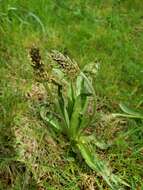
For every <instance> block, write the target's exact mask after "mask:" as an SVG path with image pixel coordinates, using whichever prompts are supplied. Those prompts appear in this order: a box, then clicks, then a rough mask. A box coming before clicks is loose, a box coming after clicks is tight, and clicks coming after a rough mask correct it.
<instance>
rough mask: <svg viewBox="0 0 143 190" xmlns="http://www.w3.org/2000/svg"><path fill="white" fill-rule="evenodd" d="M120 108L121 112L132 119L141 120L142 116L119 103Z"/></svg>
mask: <svg viewBox="0 0 143 190" xmlns="http://www.w3.org/2000/svg"><path fill="white" fill-rule="evenodd" d="M120 108H121V110H122V111H123V112H125V113H127V114H129V115H130V116H132V117H135V118H140V119H143V114H141V113H139V112H137V111H135V110H132V109H130V108H128V107H127V106H126V105H125V104H123V103H121V104H120Z"/></svg>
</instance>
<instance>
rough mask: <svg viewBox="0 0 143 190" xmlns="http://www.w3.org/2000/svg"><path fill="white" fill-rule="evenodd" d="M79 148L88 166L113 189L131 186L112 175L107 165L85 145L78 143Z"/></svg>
mask: <svg viewBox="0 0 143 190" xmlns="http://www.w3.org/2000/svg"><path fill="white" fill-rule="evenodd" d="M77 146H78V149H79V151H80V153H81V155H82V156H83V158H84V160H85V162H86V163H87V165H88V166H89V167H90V168H91V169H93V170H95V171H96V172H97V173H98V174H99V175H101V176H102V177H103V178H104V180H105V181H106V182H107V184H108V185H109V186H110V187H111V188H112V189H118V188H119V186H120V185H121V184H124V185H127V186H129V185H128V184H127V183H126V182H124V181H123V180H121V179H120V178H119V177H118V176H116V175H114V174H112V172H111V170H110V168H109V167H108V166H107V163H105V162H104V161H102V160H100V159H99V158H98V156H97V155H96V154H95V153H94V154H93V152H92V150H90V149H89V147H88V146H87V145H86V144H85V143H78V144H77Z"/></svg>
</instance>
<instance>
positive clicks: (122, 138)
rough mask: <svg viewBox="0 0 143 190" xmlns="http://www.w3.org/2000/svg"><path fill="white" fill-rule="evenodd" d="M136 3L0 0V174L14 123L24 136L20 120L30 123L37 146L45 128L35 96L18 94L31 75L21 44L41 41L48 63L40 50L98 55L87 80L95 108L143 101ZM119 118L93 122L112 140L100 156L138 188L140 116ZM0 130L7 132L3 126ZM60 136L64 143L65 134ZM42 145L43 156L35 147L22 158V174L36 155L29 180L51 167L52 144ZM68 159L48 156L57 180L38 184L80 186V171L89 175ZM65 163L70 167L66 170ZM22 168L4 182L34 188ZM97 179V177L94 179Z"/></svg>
mask: <svg viewBox="0 0 143 190" xmlns="http://www.w3.org/2000/svg"><path fill="white" fill-rule="evenodd" d="M142 10H143V3H142V1H140V0H106V1H104V0H73V1H70V0H1V1H0V85H1V86H0V110H4V111H1V115H0V119H1V121H0V127H1V128H0V130H1V131H0V135H1V139H0V143H1V144H0V148H1V147H5V146H6V143H8V144H9V142H12V143H11V144H10V146H9V145H8V146H7V148H8V149H9V152H8V154H7V155H8V156H7V159H6V157H5V158H4V157H3V155H5V154H4V152H3V151H5V150H6V149H5V150H3V148H1V149H0V160H1V164H0V167H1V168H2V169H1V171H4V172H0V178H1V176H4V173H7V172H5V171H9V169H8V168H7V167H8V166H10V167H11V168H15V165H16V164H15V160H17V159H18V158H17V156H16V155H17V154H18V153H16V152H17V149H16V147H17V146H16V144H17V140H16V137H14V136H15V135H14V131H15V128H16V127H19V128H20V129H21V130H22V133H23V134H25V135H27V136H28V132H27V131H26V130H27V129H25V128H24V127H23V126H25V125H26V126H27V125H28V126H29V129H31V130H32V135H33V136H32V138H35V139H36V140H37V142H38V143H40V145H39V146H40V147H45V146H46V145H47V144H46V140H45V139H44V138H45V135H49V134H47V133H48V132H47V130H46V129H45V128H44V127H43V128H41V126H43V123H42V122H41V120H40V119H39V118H38V116H37V115H38V114H37V113H38V103H35V102H34V103H33V101H27V100H26V98H25V93H26V92H27V90H29V89H30V86H31V85H32V83H33V80H34V75H33V72H32V69H31V66H30V64H29V58H28V56H27V55H28V53H27V52H28V49H29V47H31V46H32V45H33V44H35V45H36V46H38V47H39V48H40V50H41V54H42V58H43V60H44V62H45V63H47V62H46V60H47V59H46V52H47V51H49V50H51V49H57V50H59V51H61V52H63V53H66V54H67V55H68V56H69V57H71V58H74V59H75V60H76V61H77V62H78V64H79V66H80V67H81V68H83V66H84V65H86V64H88V63H91V62H99V66H100V69H99V72H98V74H97V76H96V79H95V81H94V87H95V91H96V94H97V97H98V99H99V100H98V105H97V107H98V109H99V113H100V112H101V113H105V114H107V113H112V112H115V111H119V107H118V104H119V102H120V101H126V102H128V104H130V106H131V107H134V108H139V109H142V108H143V77H142V76H143V11H142ZM3 92H4V93H3ZM3 113H4V114H3ZM25 118H26V119H25ZM27 118H28V119H27ZM120 122H121V123H120ZM98 123H99V126H100V118H99V120H98V122H97V127H99V126H98ZM117 123H118V125H117ZM122 123H124V120H123V121H119V122H109V123H108V122H107V123H106V122H105V125H104V124H103V125H104V127H103V128H100V130H99V137H100V138H103V140H108V141H112V140H113V142H114V143H113V144H114V145H113V147H112V148H110V149H109V150H108V151H107V152H105V153H104V156H103V157H106V158H108V159H109V160H110V161H111V165H112V166H113V168H115V170H117V173H119V174H120V175H121V176H123V177H124V179H125V180H127V182H128V183H130V184H131V188H132V189H137V188H138V189H141V188H143V187H142V179H143V174H142V171H143V167H142V165H143V164H142V162H143V152H142V150H143V149H142V146H143V142H142V134H143V129H142V123H141V122H138V121H137V122H136V121H127V123H125V126H124V125H123V124H122ZM35 125H36V127H35ZM5 129H6V130H7V134H9V139H8V137H7V135H5V133H3V130H4V131H5ZM113 131H115V134H114V133H113ZM60 138H61V141H63V143H64V141H65V139H64V138H63V137H60ZM14 139H15V140H14ZM39 139H40V140H39ZM65 144H66V143H65ZM3 145H4V146H3ZM47 146H48V145H47ZM40 150H41V149H40ZM42 150H43V149H42ZM11 151H12V153H11ZM48 151H49V156H46V155H45V158H43V156H42V155H41V152H38V153H37V152H36V153H34V154H33V155H32V158H31V160H29V161H27V160H25V161H24V163H25V165H26V167H28V169H27V170H26V171H27V173H26V176H29V170H31V169H30V167H31V163H32V162H33V159H34V158H35V156H36V155H39V160H38V164H39V165H38V168H39V170H36V171H37V173H36V174H35V176H34V182H31V184H33V183H37V180H39V177H38V172H39V171H41V173H42V172H43V171H45V170H46V169H45V166H47V168H48V167H49V166H50V161H49V160H50V159H52V158H53V152H52V151H53V150H52V151H51V152H50V150H48ZM58 151H59V152H57V155H58V154H60V155H61V152H63V153H62V159H63V160H64V159H65V160H66V159H67V160H68V158H66V156H65V153H64V151H65V150H63V149H62V147H60V148H59V150H58ZM99 153H100V152H99ZM102 154H103V153H101V155H102ZM1 155H2V156H1ZM12 158H13V159H12ZM5 160H6V162H5ZM19 160H20V159H19ZM34 160H35V159H34ZM67 160H66V164H64V165H63V167H61V166H59V162H58V161H55V163H56V164H57V168H56V169H54V170H53V169H52V168H51V169H49V168H48V171H50V172H51V173H52V174H49V175H52V177H53V178H52V179H57V181H62V183H63V186H62V185H61V184H60V182H59V183H58V182H57V183H56V180H53V182H47V181H44V179H43V182H41V183H42V184H43V186H44V188H45V189H56V188H57V189H63V188H64V189H72V188H73V189H79V186H78V182H79V181H80V180H81V181H82V180H83V181H84V178H83V179H82V177H81V175H80V174H81V173H82V174H83V173H84V175H91V176H92V174H91V173H90V172H89V171H88V169H85V168H84V166H83V168H84V169H83V170H80V167H79V165H78V164H77V160H76V161H69V160H70V159H69V160H68V161H67ZM19 162H20V161H19ZM13 165H14V166H13ZM16 168H17V167H16ZM65 168H70V169H71V168H73V170H72V173H70V172H69V171H68V170H65ZM64 170H65V173H64V172H63V171H64ZM11 171H12V174H13V173H15V172H13V171H15V170H14V169H11ZM34 171H35V170H34ZM77 171H78V172H77ZM18 172H19V171H18ZM76 172H77V173H78V175H76ZM61 173H63V174H61ZM89 173H90V174H89ZM5 175H6V174H5ZM21 175H23V174H19V175H18V177H15V176H17V175H16V174H14V176H13V177H12V178H13V181H14V179H15V178H16V179H17V180H16V182H15V185H14V186H13V187H11V186H10V187H8V186H7V188H13V189H24V188H25V189H28V188H29V189H30V188H34V185H29V183H28V182H27V184H26V185H23V184H20V183H22V182H21V181H22V180H20V179H21V178H20V177H21ZM24 179H27V178H26V177H24ZM28 179H29V178H28ZM97 179H98V176H97ZM1 181H2V183H1V184H2V185H1V186H2V189H3V184H6V182H5V180H4V179H2V180H1ZM3 181H4V182H3ZM11 181H12V180H11ZM27 181H28V180H27ZM35 181H36V182H35ZM51 181H52V180H51ZM99 181H100V180H99ZM69 182H70V185H69ZM11 183H12V182H11ZM13 183H14V182H13ZM50 183H51V185H50ZM100 183H101V184H102V182H101V181H100ZM102 188H103V189H105V186H104V184H103V185H101V189H102Z"/></svg>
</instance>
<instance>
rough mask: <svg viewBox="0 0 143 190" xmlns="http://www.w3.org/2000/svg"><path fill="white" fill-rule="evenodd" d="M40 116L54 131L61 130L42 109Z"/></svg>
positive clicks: (54, 119)
mask: <svg viewBox="0 0 143 190" xmlns="http://www.w3.org/2000/svg"><path fill="white" fill-rule="evenodd" d="M40 116H41V118H42V119H43V120H44V121H45V122H46V123H48V124H50V125H51V126H52V127H53V128H54V129H55V130H57V131H61V130H62V128H61V126H60V125H59V122H58V121H57V119H56V118H55V117H54V116H53V115H52V114H51V113H49V114H48V112H47V111H46V110H45V108H44V107H43V108H41V110H40Z"/></svg>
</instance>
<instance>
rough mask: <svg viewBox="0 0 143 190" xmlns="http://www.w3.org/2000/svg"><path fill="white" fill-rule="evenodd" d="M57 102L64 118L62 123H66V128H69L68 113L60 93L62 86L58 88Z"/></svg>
mask: <svg viewBox="0 0 143 190" xmlns="http://www.w3.org/2000/svg"><path fill="white" fill-rule="evenodd" d="M58 101H59V105H60V109H61V113H62V115H63V117H64V121H65V123H66V127H67V128H69V116H68V112H67V109H66V102H65V99H64V97H63V93H62V86H58Z"/></svg>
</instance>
